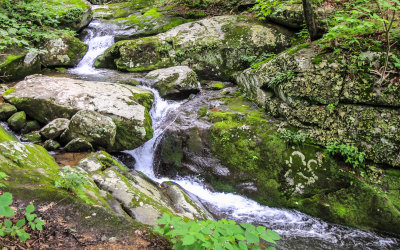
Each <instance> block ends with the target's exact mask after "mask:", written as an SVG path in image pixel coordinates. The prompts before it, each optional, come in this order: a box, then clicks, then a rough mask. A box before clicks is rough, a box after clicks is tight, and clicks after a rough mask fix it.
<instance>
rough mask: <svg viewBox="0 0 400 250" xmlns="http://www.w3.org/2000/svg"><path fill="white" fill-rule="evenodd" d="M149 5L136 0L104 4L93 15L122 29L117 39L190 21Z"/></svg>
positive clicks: (156, 31)
mask: <svg viewBox="0 0 400 250" xmlns="http://www.w3.org/2000/svg"><path fill="white" fill-rule="evenodd" d="M149 5H150V3H145V4H140V3H137V1H136V2H135V1H130V2H122V3H113V4H106V5H101V6H99V7H97V8H96V9H95V11H94V16H95V17H96V18H98V19H104V20H109V22H112V23H115V24H117V25H118V26H119V27H120V28H121V29H123V32H118V34H117V35H116V37H115V39H116V40H117V41H120V40H128V39H135V38H139V37H144V36H151V35H156V34H159V33H162V32H166V31H168V30H170V29H171V28H174V27H176V26H178V25H180V24H183V23H186V22H188V21H190V20H187V19H184V18H182V17H176V16H173V15H170V14H169V13H168V11H166V10H163V9H159V8H152V7H151V6H149Z"/></svg>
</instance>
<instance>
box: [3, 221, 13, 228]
mask: <svg viewBox="0 0 400 250" xmlns="http://www.w3.org/2000/svg"><path fill="white" fill-rule="evenodd" d="M4 226H5V227H7V228H11V227H12V222H11V221H10V220H9V219H6V220H5V221H4Z"/></svg>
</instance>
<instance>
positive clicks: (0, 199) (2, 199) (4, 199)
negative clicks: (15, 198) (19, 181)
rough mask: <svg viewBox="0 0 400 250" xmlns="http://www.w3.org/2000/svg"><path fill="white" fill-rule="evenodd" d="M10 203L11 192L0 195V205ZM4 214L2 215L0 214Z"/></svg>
mask: <svg viewBox="0 0 400 250" xmlns="http://www.w3.org/2000/svg"><path fill="white" fill-rule="evenodd" d="M11 203H12V194H11V193H8V192H6V193H4V194H2V195H0V207H4V206H9V205H10V204H11ZM0 216H4V215H0Z"/></svg>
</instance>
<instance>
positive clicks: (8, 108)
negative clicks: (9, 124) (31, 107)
mask: <svg viewBox="0 0 400 250" xmlns="http://www.w3.org/2000/svg"><path fill="white" fill-rule="evenodd" d="M16 112H17V108H16V107H15V106H14V105H11V104H9V103H4V102H3V103H0V121H5V120H7V119H8V118H10V116H12V115H13V114H14V113H16Z"/></svg>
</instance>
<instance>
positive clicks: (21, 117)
mask: <svg viewBox="0 0 400 250" xmlns="http://www.w3.org/2000/svg"><path fill="white" fill-rule="evenodd" d="M25 122H26V114H25V112H24V111H21V112H17V113H15V114H13V115H12V116H11V117H10V118H8V120H7V123H8V125H10V127H11V128H12V129H13V130H15V131H19V130H21V129H22V128H23V127H24V125H25Z"/></svg>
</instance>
